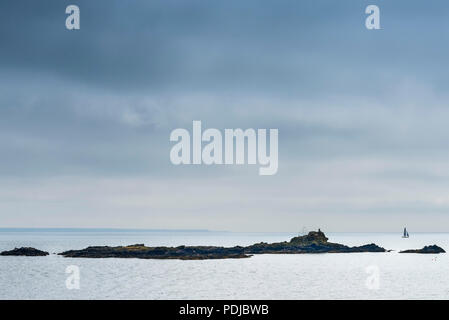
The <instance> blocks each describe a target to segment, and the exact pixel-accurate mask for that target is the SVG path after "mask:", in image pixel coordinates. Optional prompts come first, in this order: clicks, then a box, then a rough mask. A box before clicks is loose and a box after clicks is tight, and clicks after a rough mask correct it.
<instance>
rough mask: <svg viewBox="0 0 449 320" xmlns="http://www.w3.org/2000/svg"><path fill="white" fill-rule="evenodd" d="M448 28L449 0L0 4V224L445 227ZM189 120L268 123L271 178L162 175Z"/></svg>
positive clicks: (201, 171) (193, 170)
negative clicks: (73, 17) (371, 25)
mask: <svg viewBox="0 0 449 320" xmlns="http://www.w3.org/2000/svg"><path fill="white" fill-rule="evenodd" d="M69 4H77V5H78V6H79V7H80V10H81V29H80V30H77V31H69V30H67V29H66V28H65V19H66V14H65V8H66V6H67V5H69ZM369 4H377V5H378V6H379V7H380V10H381V26H382V30H375V31H373V30H371V31H369V30H367V29H366V28H365V22H364V19H365V17H366V15H365V14H364V11H365V7H366V6H367V5H369ZM448 36H449V4H448V3H447V1H432V2H431V3H426V2H423V1H402V0H401V1H383V0H376V1H374V2H373V1H369V2H368V1H361V0H345V1H330V0H326V1H324V0H314V1H296V0H295V1H293V0H292V1H266V0H259V1H255V0H245V1H233V0H232V1H216V0H213V1H199V0H198V1H196V0H195V1H192V0H188V1H185V0H183V1H168V0H160V1H154V0H151V1H143V0H141V1H100V0H96V1H80V0H77V1H59V0H58V1H57V0H47V1H39V2H38V1H31V0H30V1H24V0H4V1H2V2H1V3H0V46H1V48H0V49H1V50H0V154H1V157H0V225H1V226H2V227H116V228H163V229H171V228H173V229H175V228H179V229H187V228H193V229H214V230H235V231H297V230H301V229H302V228H303V227H307V228H309V229H312V228H317V227H321V228H322V229H324V230H329V231H400V230H401V229H402V228H403V226H404V225H406V226H407V227H408V228H409V229H410V230H416V231H448V230H447V227H446V226H447V225H448V223H449V214H448V213H449V194H448V192H447V190H448V188H449V164H448V159H449V139H448V137H449V125H448V119H449V107H448V104H447V102H448V89H449V81H448V79H447V77H448V76H447V70H448V62H447V59H448V56H449V43H448V41H447V39H448V38H449V37H448ZM192 120H201V121H202V123H203V127H204V128H208V127H213V128H219V129H224V128H239V127H240V128H244V129H245V128H278V129H279V170H278V173H277V174H276V175H274V176H259V175H258V165H257V166H254V165H252V166H248V165H245V166H226V167H225V166H210V167H208V166H196V167H194V166H173V165H172V164H171V163H170V160H169V151H170V147H171V143H170V141H169V134H170V132H171V131H172V130H173V129H175V128H179V127H183V128H187V129H189V130H191V126H192Z"/></svg>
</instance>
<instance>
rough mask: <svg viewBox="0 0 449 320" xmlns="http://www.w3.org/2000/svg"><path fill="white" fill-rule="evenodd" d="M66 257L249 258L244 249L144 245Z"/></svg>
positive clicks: (85, 251)
mask: <svg viewBox="0 0 449 320" xmlns="http://www.w3.org/2000/svg"><path fill="white" fill-rule="evenodd" d="M60 255H62V256H64V257H71V258H140V259H184V260H204V259H227V258H248V257H250V256H249V255H246V254H244V253H243V248H242V247H232V248H224V247H210V246H196V247H187V246H179V247H145V246H143V245H140V244H139V245H131V246H126V247H107V246H103V247H88V248H86V249H82V250H70V251H66V252H62V253H60Z"/></svg>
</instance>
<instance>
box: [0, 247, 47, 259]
mask: <svg viewBox="0 0 449 320" xmlns="http://www.w3.org/2000/svg"><path fill="white" fill-rule="evenodd" d="M0 255H1V256H33V257H35V256H48V252H45V251H41V250H38V249H35V248H30V247H22V248H15V249H13V250H10V251H3V252H1V253H0Z"/></svg>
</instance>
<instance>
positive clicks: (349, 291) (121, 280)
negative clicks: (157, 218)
mask: <svg viewBox="0 0 449 320" xmlns="http://www.w3.org/2000/svg"><path fill="white" fill-rule="evenodd" d="M296 235H297V234H294V233H256V232H218V231H204V230H195V231H191V230H185V231H182V230H180V231H171V230H112V229H57V230H56V229H35V230H33V229H0V251H3V250H10V249H13V248H15V247H24V246H25V247H34V248H37V249H40V250H45V251H48V252H50V256H47V257H9V256H0V299H114V300H115V299H448V298H449V277H448V274H449V255H448V254H444V253H443V254H439V255H437V254H404V253H398V251H399V250H403V249H414V248H422V247H423V246H425V245H431V244H436V245H438V246H440V247H442V248H443V249H445V250H449V233H413V232H410V238H407V239H404V238H402V237H401V236H402V234H401V233H400V232H398V233H328V234H326V235H327V236H328V237H329V241H332V242H337V243H342V244H346V245H350V246H355V245H363V244H369V243H376V244H377V245H379V246H382V247H384V248H386V249H388V250H392V251H390V252H385V253H326V254H263V255H254V256H252V257H251V258H246V259H223V260H200V261H189V260H151V259H149V260H145V259H134V258H132V259H119V258H105V259H88V258H64V257H62V256H59V255H57V253H59V252H62V251H65V250H69V249H82V248H85V247H88V246H96V245H109V246H117V245H130V244H135V243H144V244H145V245H147V246H178V245H215V246H234V245H242V246H243V245H249V244H253V243H257V242H261V241H263V242H278V241H286V240H289V239H290V238H291V237H293V236H296ZM74 270H75V271H74Z"/></svg>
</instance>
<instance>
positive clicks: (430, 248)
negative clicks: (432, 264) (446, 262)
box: [399, 244, 446, 253]
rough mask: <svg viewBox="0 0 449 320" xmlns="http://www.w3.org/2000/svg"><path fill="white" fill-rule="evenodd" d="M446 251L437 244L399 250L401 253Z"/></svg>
mask: <svg viewBox="0 0 449 320" xmlns="http://www.w3.org/2000/svg"><path fill="white" fill-rule="evenodd" d="M445 252H446V251H444V249H443V248H441V247H439V246H437V245H435V244H434V245H432V246H425V247H424V248H422V249H410V250H404V251H399V253H445Z"/></svg>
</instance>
